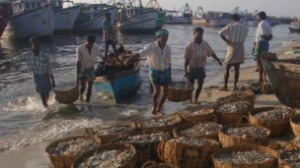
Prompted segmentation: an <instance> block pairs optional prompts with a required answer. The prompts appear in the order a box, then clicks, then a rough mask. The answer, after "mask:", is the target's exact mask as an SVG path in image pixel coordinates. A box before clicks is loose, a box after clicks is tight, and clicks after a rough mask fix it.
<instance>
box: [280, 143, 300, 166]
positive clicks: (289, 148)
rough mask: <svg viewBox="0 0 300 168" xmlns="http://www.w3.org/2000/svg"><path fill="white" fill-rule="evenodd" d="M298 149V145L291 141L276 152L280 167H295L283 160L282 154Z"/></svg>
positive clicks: (299, 148)
mask: <svg viewBox="0 0 300 168" xmlns="http://www.w3.org/2000/svg"><path fill="white" fill-rule="evenodd" d="M299 150H300V146H298V145H295V144H293V143H288V144H287V145H286V147H285V150H284V151H282V152H280V153H279V154H278V163H279V165H280V167H281V168H295V167H292V166H291V165H290V164H289V163H288V162H286V161H285V160H283V155H284V154H285V152H287V151H299Z"/></svg>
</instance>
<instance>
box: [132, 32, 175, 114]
mask: <svg viewBox="0 0 300 168" xmlns="http://www.w3.org/2000/svg"><path fill="white" fill-rule="evenodd" d="M156 35H157V40H156V41H154V42H152V43H150V44H148V45H146V46H145V47H144V48H143V49H142V50H140V51H139V52H138V53H137V54H135V55H133V56H132V57H130V58H129V59H128V60H127V61H126V62H127V63H126V64H128V62H131V61H137V60H138V59H139V58H140V57H147V65H148V66H149V76H150V82H151V84H152V86H153V89H154V90H153V95H152V103H153V107H152V114H153V115H162V114H163V113H161V108H162V106H163V105H164V103H165V100H166V98H167V93H168V85H169V83H170V81H171V48H170V47H169V46H168V45H167V41H168V37H169V32H168V31H167V30H165V29H162V30H160V31H158V32H157V33H156ZM159 97H160V101H159V104H157V103H158V98H159Z"/></svg>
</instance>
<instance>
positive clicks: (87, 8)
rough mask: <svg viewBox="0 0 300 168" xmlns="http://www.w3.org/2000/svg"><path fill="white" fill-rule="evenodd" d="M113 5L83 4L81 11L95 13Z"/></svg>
mask: <svg viewBox="0 0 300 168" xmlns="http://www.w3.org/2000/svg"><path fill="white" fill-rule="evenodd" d="M109 7H111V6H109V5H106V4H83V5H82V8H81V11H82V12H85V13H95V12H100V11H103V10H105V9H107V8H109Z"/></svg>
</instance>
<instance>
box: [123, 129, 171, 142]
mask: <svg viewBox="0 0 300 168" xmlns="http://www.w3.org/2000/svg"><path fill="white" fill-rule="evenodd" d="M170 138H172V136H171V134H170V133H165V132H159V133H152V134H138V135H130V136H128V137H126V138H125V140H124V142H128V143H135V144H136V143H139V144H144V143H152V142H159V141H162V140H168V139H170Z"/></svg>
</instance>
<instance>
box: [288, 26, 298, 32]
mask: <svg viewBox="0 0 300 168" xmlns="http://www.w3.org/2000/svg"><path fill="white" fill-rule="evenodd" d="M289 29H290V32H291V33H300V28H293V27H289Z"/></svg>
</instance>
